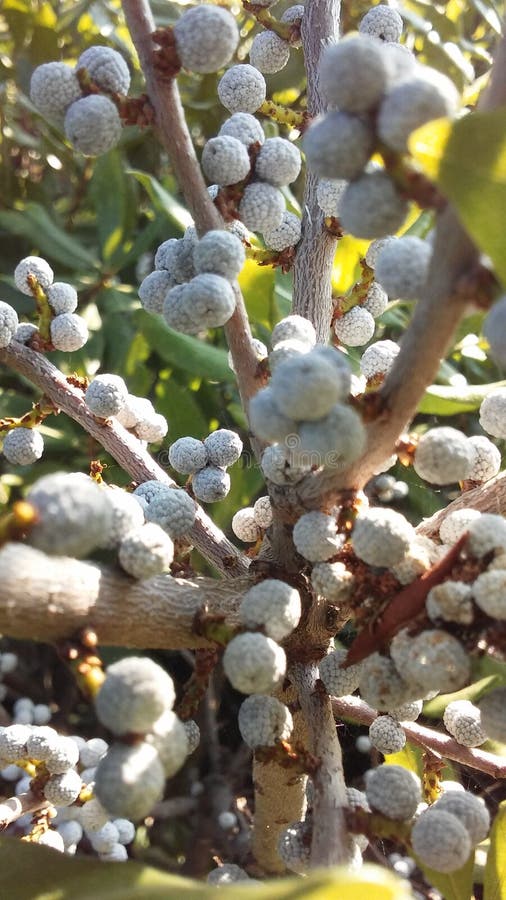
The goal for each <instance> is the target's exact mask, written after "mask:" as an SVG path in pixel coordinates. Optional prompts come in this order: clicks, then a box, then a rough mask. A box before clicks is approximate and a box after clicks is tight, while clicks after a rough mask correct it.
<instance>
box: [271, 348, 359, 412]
mask: <svg viewBox="0 0 506 900" xmlns="http://www.w3.org/2000/svg"><path fill="white" fill-rule="evenodd" d="M270 387H271V390H272V393H273V397H274V401H275V403H276V406H278V407H279V409H280V410H282V412H283V414H284V415H285V416H289V417H290V418H293V419H299V420H300V419H303V420H309V421H312V420H314V419H321V418H323V416H326V415H327V414H328V413H329V412H330V411H331V409H332V407H333V406H334V404H335V403H337V401H338V400H340V399H341V397H340V390H339V383H338V382H337V380H336V379H335V376H334V371H333V368H332V366H331V364H330V363H329V362H328V361H327V360H326V359H325V358H323V357H322V356H319V355H317V354H313V353H307V354H303V355H301V356H294V357H292V358H291V359H287V360H286V361H285V362H283V363H281V364H280V365H279V366H276V369H275V371H274V374H273V376H272V378H271V383H270Z"/></svg>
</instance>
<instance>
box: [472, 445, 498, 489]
mask: <svg viewBox="0 0 506 900" xmlns="http://www.w3.org/2000/svg"><path fill="white" fill-rule="evenodd" d="M468 441H469V443H470V444H472V446H473V447H474V450H475V455H474V460H473V465H472V467H471V471H470V473H469V479H470V481H479V482H480V483H483V482H484V481H489V480H490V479H491V478H494V477H495V476H496V475H497V474H498V473H499V471H500V469H501V454H500V452H499V450H498V448H497V447H496V446H495V444H493V443H492V441H490V440H489V439H488V438H487V437H485V435H481V434H479V435H476V436H474V437H470V438H468Z"/></svg>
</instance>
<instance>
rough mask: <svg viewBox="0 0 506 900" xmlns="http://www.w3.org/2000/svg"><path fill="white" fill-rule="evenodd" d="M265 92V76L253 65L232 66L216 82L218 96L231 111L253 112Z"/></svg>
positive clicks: (262, 99) (260, 103)
mask: <svg viewBox="0 0 506 900" xmlns="http://www.w3.org/2000/svg"><path fill="white" fill-rule="evenodd" d="M266 93H267V87H266V84H265V78H264V76H263V75H262V73H261V72H259V71H258V69H257V68H255V66H250V65H248V64H247V63H244V64H242V65H239V66H232V67H231V68H230V69H227V71H226V72H225V74H224V75H223V76H222V77H221V78H220V80H219V82H218V97H219V98H220V100H221V102H222V104H223V106H224V107H225V108H226V109H228V111H229V112H231V113H238V112H243V113H255V112H256V111H257V109H258V108H259V107H260V106H261V105H262V103H263V102H264V100H265V96H266Z"/></svg>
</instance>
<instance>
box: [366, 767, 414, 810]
mask: <svg viewBox="0 0 506 900" xmlns="http://www.w3.org/2000/svg"><path fill="white" fill-rule="evenodd" d="M421 793H422V792H421V784H420V779H419V778H418V776H417V775H415V774H414V772H410V771H408V769H404V768H402V767H401V766H395V765H382V766H378V768H377V769H369V771H368V772H366V774H365V794H366V797H367V802H368V803H369V805H370V807H371V809H373V810H377V812H380V813H382V814H383V815H384V816H387V817H388V818H389V819H397V820H400V821H403V820H405V819H410V818H411V817H412V816H413V815H414V814H415V811H416V808H417V806H418V804H419V803H420V800H421V799H422V798H421Z"/></svg>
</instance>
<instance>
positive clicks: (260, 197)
mask: <svg viewBox="0 0 506 900" xmlns="http://www.w3.org/2000/svg"><path fill="white" fill-rule="evenodd" d="M284 211H285V200H284V197H283V194H282V193H281V191H279V190H278V188H275V187H273V186H272V185H271V184H266V182H264V181H254V182H253V183H252V184H248V185H246V187H245V189H244V193H243V195H242V200H241V202H240V204H239V215H240V217H241V219H242V221H243V222H244V224H245V225H246V227H247V228H249V230H250V231H258V232H260V233H261V234H262V233H263V232H265V231H267V232H268V231H272V229H273V228H277V227H278V226H279V225H281V222H282V219H283V213H284Z"/></svg>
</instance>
